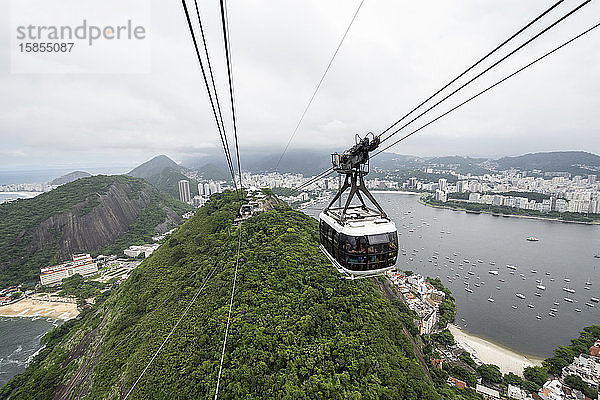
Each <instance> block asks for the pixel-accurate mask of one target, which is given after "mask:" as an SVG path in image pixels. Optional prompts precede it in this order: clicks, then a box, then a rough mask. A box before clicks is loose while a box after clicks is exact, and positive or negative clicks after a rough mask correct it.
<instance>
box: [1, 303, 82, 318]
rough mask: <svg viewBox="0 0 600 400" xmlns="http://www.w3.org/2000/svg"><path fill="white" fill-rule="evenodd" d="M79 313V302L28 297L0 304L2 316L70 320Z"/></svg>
mask: <svg viewBox="0 0 600 400" xmlns="http://www.w3.org/2000/svg"><path fill="white" fill-rule="evenodd" d="M77 315H79V310H78V309H77V304H75V303H63V302H56V301H43V300H36V299H32V298H26V299H23V300H20V301H17V302H16V303H12V304H8V305H4V306H0V317H24V318H36V317H41V318H52V319H61V320H64V321H68V320H70V319H73V318H75V317H76V316H77Z"/></svg>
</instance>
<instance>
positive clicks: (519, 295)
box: [517, 293, 525, 299]
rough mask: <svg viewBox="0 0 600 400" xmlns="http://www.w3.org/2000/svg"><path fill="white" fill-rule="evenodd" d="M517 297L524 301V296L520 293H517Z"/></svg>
mask: <svg viewBox="0 0 600 400" xmlns="http://www.w3.org/2000/svg"><path fill="white" fill-rule="evenodd" d="M517 297H518V298H520V299H524V298H525V296H524V295H522V294H521V293H517Z"/></svg>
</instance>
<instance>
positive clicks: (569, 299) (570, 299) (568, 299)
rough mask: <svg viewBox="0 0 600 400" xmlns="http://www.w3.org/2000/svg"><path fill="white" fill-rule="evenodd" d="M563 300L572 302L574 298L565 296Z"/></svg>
mask: <svg viewBox="0 0 600 400" xmlns="http://www.w3.org/2000/svg"><path fill="white" fill-rule="evenodd" d="M565 301H567V302H569V303H574V300H573V299H572V298H570V297H565Z"/></svg>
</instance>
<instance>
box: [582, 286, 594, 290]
mask: <svg viewBox="0 0 600 400" xmlns="http://www.w3.org/2000/svg"><path fill="white" fill-rule="evenodd" d="M584 289H585V290H592V288H591V287H589V286H586V287H584Z"/></svg>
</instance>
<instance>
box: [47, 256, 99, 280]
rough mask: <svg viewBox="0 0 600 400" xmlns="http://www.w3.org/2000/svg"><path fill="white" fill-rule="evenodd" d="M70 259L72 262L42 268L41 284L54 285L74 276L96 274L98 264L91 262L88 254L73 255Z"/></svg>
mask: <svg viewBox="0 0 600 400" xmlns="http://www.w3.org/2000/svg"><path fill="white" fill-rule="evenodd" d="M72 258H73V260H72V261H69V262H66V263H62V264H58V265H54V266H52V267H47V268H42V269H41V271H40V272H41V274H40V282H41V284H42V285H54V284H57V283H60V282H62V280H63V279H65V278H68V277H70V276H73V275H75V274H80V275H83V276H86V275H91V274H95V273H96V272H98V264H96V263H95V262H94V261H93V260H92V257H91V256H90V255H89V254H73V256H72Z"/></svg>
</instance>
